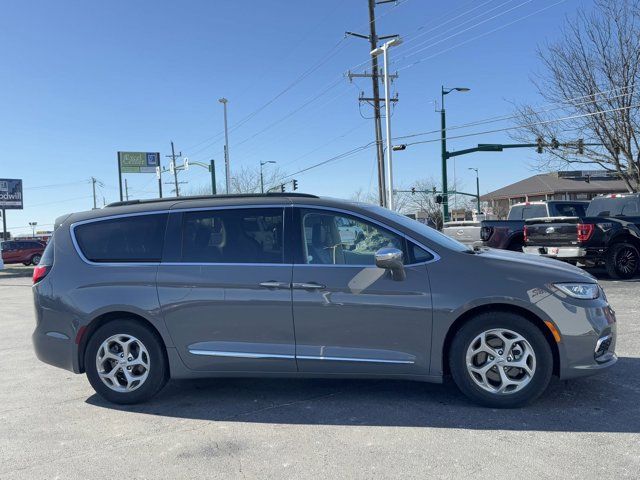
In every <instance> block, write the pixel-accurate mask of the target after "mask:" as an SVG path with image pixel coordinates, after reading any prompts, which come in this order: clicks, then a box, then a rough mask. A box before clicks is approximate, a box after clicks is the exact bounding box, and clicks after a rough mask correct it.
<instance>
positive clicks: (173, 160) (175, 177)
mask: <svg viewBox="0 0 640 480" xmlns="http://www.w3.org/2000/svg"><path fill="white" fill-rule="evenodd" d="M165 157H168V158H171V164H170V165H169V167H170V168H169V169H170V170H173V184H174V185H175V189H176V197H179V196H180V190H179V188H178V168H177V167H178V165H177V164H176V158H180V157H182V152H180V153H179V154H178V155H176V151H175V148H174V146H173V141H171V155H165Z"/></svg>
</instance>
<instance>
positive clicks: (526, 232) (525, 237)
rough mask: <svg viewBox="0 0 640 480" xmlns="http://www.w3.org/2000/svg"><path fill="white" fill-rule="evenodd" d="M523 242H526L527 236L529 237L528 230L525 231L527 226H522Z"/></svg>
mask: <svg viewBox="0 0 640 480" xmlns="http://www.w3.org/2000/svg"><path fill="white" fill-rule="evenodd" d="M523 234H524V243H527V238H529V232H528V231H527V226H526V225H525V226H524V232H523Z"/></svg>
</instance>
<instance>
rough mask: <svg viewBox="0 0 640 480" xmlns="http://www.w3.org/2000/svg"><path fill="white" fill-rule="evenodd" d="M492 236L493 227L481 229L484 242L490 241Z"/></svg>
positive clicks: (481, 237)
mask: <svg viewBox="0 0 640 480" xmlns="http://www.w3.org/2000/svg"><path fill="white" fill-rule="evenodd" d="M492 234H493V227H482V228H481V229H480V239H481V240H482V241H483V242H486V241H487V240H489V239H490V238H491V235H492Z"/></svg>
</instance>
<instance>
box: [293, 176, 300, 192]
mask: <svg viewBox="0 0 640 480" xmlns="http://www.w3.org/2000/svg"><path fill="white" fill-rule="evenodd" d="M291 183H293V191H294V192H295V191H296V190H297V189H298V180H296V179H295V178H294V179H293V182H291Z"/></svg>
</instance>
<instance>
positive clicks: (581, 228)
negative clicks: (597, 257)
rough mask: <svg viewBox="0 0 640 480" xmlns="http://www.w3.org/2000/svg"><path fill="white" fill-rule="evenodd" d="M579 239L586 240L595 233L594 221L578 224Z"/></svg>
mask: <svg viewBox="0 0 640 480" xmlns="http://www.w3.org/2000/svg"><path fill="white" fill-rule="evenodd" d="M577 228H578V241H579V242H586V241H587V240H589V239H590V238H591V235H593V224H592V223H579V224H578V226H577Z"/></svg>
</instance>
